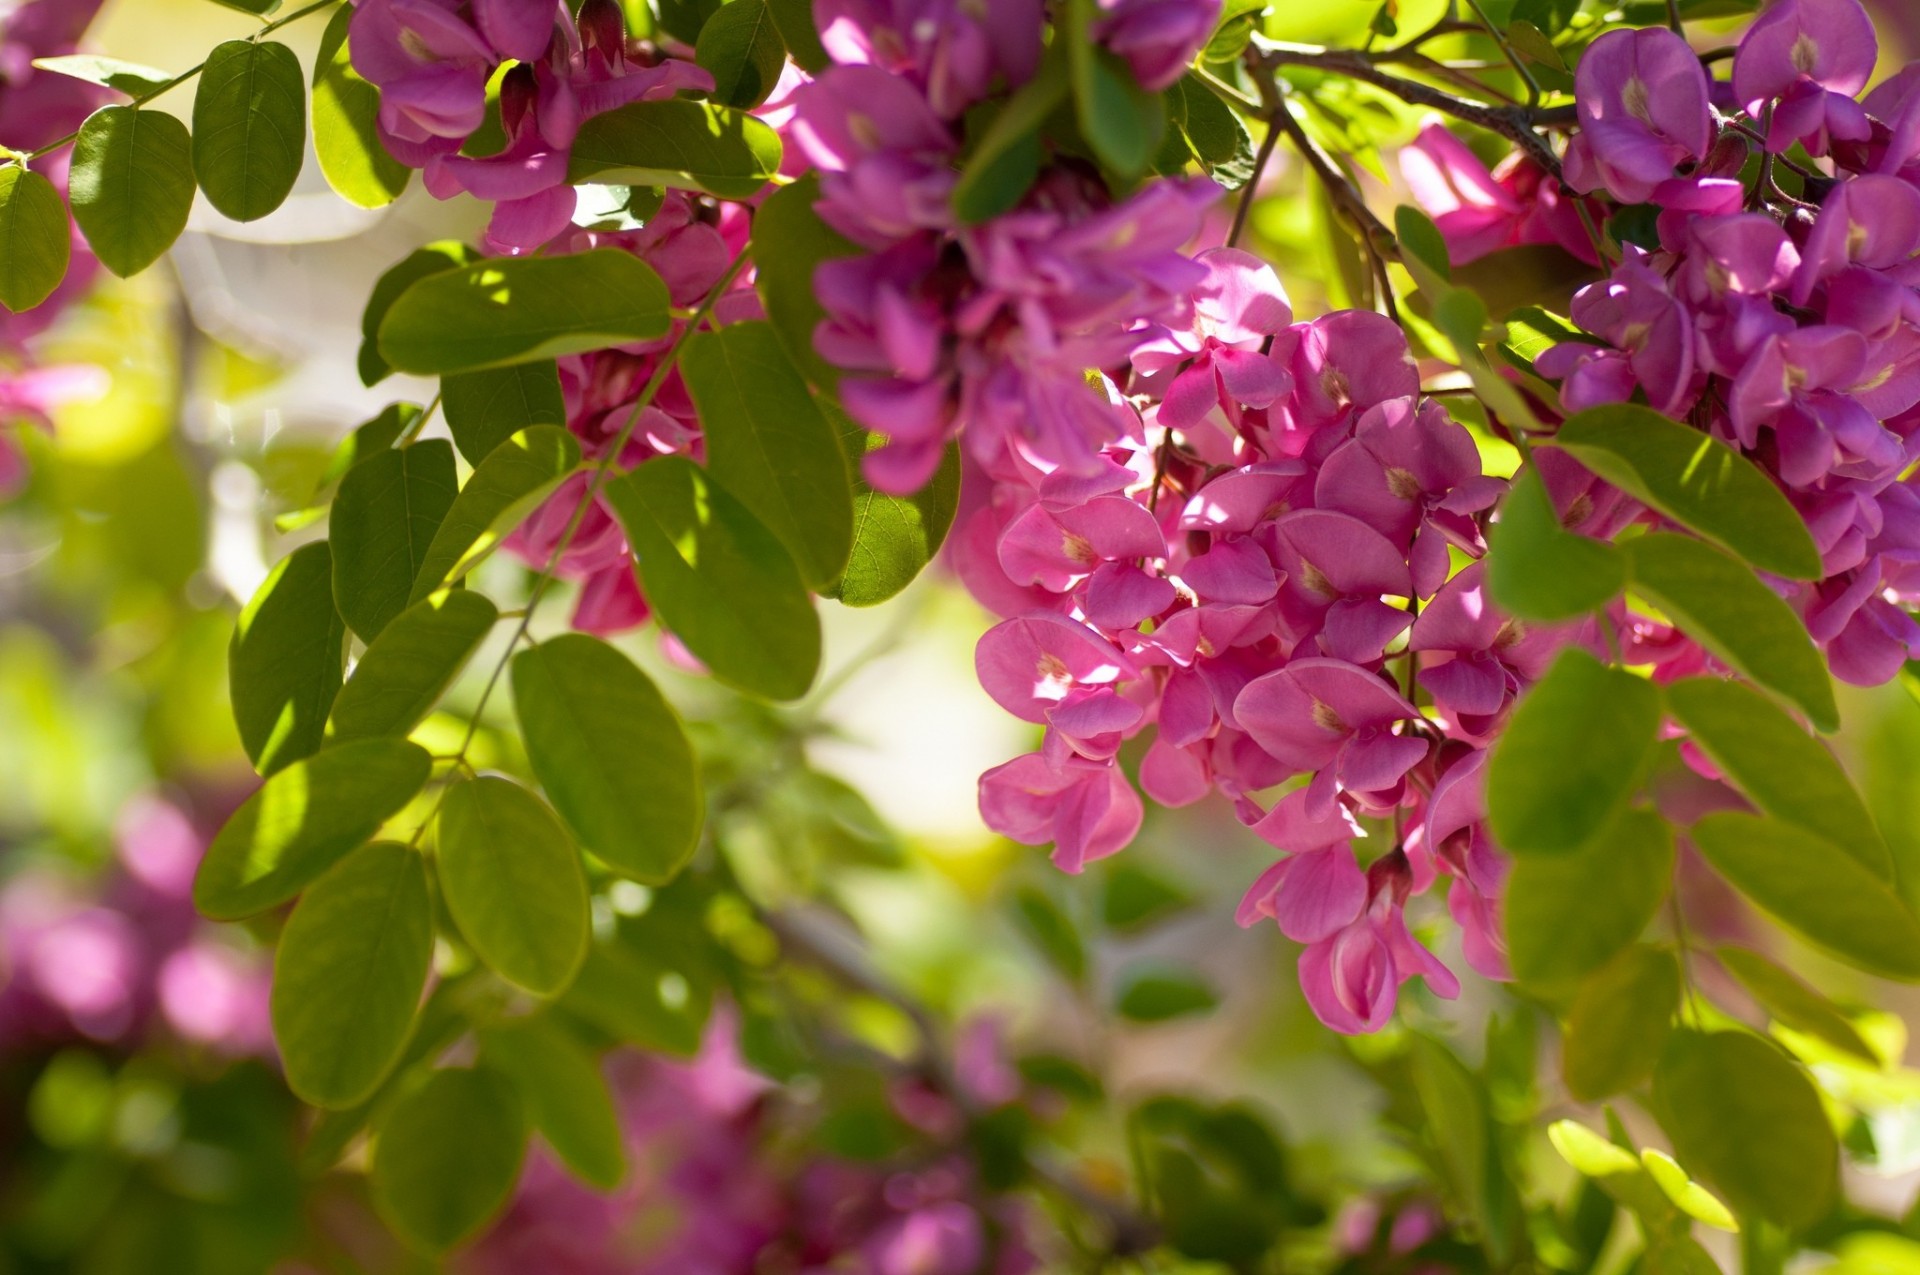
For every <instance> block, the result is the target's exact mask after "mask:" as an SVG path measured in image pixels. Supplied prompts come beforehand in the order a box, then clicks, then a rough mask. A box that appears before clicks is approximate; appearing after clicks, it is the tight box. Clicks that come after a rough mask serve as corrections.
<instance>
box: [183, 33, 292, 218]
mask: <svg viewBox="0 0 1920 1275" xmlns="http://www.w3.org/2000/svg"><path fill="white" fill-rule="evenodd" d="M306 148H307V86H306V81H305V77H304V76H302V75H301V74H300V59H299V58H297V57H295V56H294V53H293V50H292V49H290V48H288V47H287V46H286V45H284V44H280V43H278V42H277V41H273V40H228V41H227V42H226V43H224V44H221V45H219V46H217V47H216V48H215V49H214V51H213V52H212V53H210V54H208V55H207V64H206V67H205V68H204V69H203V70H202V71H201V72H200V84H199V87H198V88H197V89H195V91H194V95H193V171H194V173H195V174H196V175H197V176H198V178H199V180H200V189H201V190H203V191H205V192H206V193H207V202H208V203H210V204H212V205H213V206H214V207H215V208H217V209H219V210H220V211H221V212H223V213H225V214H226V215H227V216H229V217H231V218H233V219H234V220H235V221H256V220H258V219H259V218H261V217H264V216H266V215H267V214H268V213H270V212H272V211H273V210H274V209H276V208H278V207H279V206H280V205H281V204H282V203H284V202H285V201H286V198H287V196H288V195H289V194H291V193H292V192H293V183H294V180H295V179H296V178H297V177H299V176H300V164H301V161H302V160H303V159H304V158H305V154H306Z"/></svg>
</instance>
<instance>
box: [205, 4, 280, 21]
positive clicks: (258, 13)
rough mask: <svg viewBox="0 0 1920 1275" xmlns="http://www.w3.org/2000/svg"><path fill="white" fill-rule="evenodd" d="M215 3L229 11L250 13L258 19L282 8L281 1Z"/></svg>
mask: <svg viewBox="0 0 1920 1275" xmlns="http://www.w3.org/2000/svg"><path fill="white" fill-rule="evenodd" d="M213 2H214V3H215V4H218V5H224V6H225V7H227V8H229V9H238V10H239V11H240V12H242V13H250V14H252V15H253V16H254V17H256V18H264V17H266V16H267V15H268V14H270V13H273V12H276V11H277V10H278V9H279V8H280V3H281V0H213Z"/></svg>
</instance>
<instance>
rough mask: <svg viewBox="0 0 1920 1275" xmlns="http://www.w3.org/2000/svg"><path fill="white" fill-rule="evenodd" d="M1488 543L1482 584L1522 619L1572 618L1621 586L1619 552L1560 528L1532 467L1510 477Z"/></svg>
mask: <svg viewBox="0 0 1920 1275" xmlns="http://www.w3.org/2000/svg"><path fill="white" fill-rule="evenodd" d="M1487 541H1488V544H1487V586H1488V588H1489V589H1490V590H1491V592H1492V593H1493V599H1494V601H1496V602H1498V603H1499V604H1500V606H1501V609H1503V610H1505V611H1507V612H1508V613H1509V614H1511V615H1515V616H1518V617H1519V618H1520V619H1522V620H1539V621H1547V622H1550V621H1555V620H1568V619H1572V618H1573V617H1574V616H1576V615H1580V614H1582V613H1584V612H1587V611H1592V610H1594V609H1595V608H1597V607H1600V606H1602V605H1604V604H1605V603H1607V602H1609V601H1611V600H1612V599H1613V597H1614V596H1615V595H1617V594H1618V593H1619V592H1620V590H1621V589H1623V588H1625V587H1626V583H1627V564H1626V559H1625V558H1624V557H1622V556H1621V553H1620V551H1619V550H1618V549H1617V548H1615V547H1614V546H1613V545H1610V544H1607V543H1606V542H1604V541H1600V540H1593V539H1590V538H1588V537H1586V536H1576V535H1574V534H1573V533H1571V532H1569V531H1567V530H1565V529H1564V528H1563V527H1562V526H1561V525H1560V519H1559V517H1558V515H1557V514H1556V513H1555V512H1554V508H1553V501H1552V499H1551V498H1550V497H1549V496H1548V495H1547V489H1546V487H1545V486H1544V485H1543V484H1542V483H1541V481H1540V475H1539V473H1538V472H1537V471H1535V470H1534V469H1533V468H1532V467H1531V466H1529V467H1528V468H1526V469H1524V470H1522V471H1521V472H1520V474H1519V475H1518V476H1517V477H1516V478H1515V479H1514V482H1513V487H1512V489H1511V490H1509V491H1508V492H1507V497H1506V499H1505V500H1504V501H1502V502H1501V504H1500V520H1499V521H1498V522H1496V523H1494V524H1493V528H1492V530H1491V531H1490V532H1489V533H1488V537H1487Z"/></svg>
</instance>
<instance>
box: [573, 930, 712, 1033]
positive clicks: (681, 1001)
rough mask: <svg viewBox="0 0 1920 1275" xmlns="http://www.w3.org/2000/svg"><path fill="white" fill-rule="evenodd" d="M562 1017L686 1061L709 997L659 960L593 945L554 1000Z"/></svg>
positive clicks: (709, 1005)
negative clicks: (562, 1011) (564, 1013)
mask: <svg viewBox="0 0 1920 1275" xmlns="http://www.w3.org/2000/svg"><path fill="white" fill-rule="evenodd" d="M560 1004H561V1005H562V1006H563V1007H565V1009H566V1010H567V1012H568V1013H570V1014H573V1015H574V1016H576V1017H578V1018H581V1019H583V1020H585V1021H586V1022H589V1023H591V1024H593V1025H594V1026H595V1027H597V1028H599V1029H600V1030H601V1031H603V1032H606V1033H607V1034H608V1035H609V1036H612V1037H614V1038H616V1039H618V1040H623V1041H626V1042H627V1043H628V1044H632V1045H638V1046H640V1047H641V1048H642V1049H652V1050H658V1051H660V1052H661V1053H666V1054H673V1055H675V1056H676V1057H680V1058H691V1057H693V1056H694V1054H696V1053H698V1052H699V1049H700V1031H701V1028H702V1027H704V1026H705V1024H706V1021H707V1014H708V1012H709V1011H710V1010H711V1009H712V1007H713V1001H712V993H711V991H710V990H709V989H707V988H705V987H703V986H702V985H701V984H699V983H696V982H692V981H691V980H689V979H688V978H687V977H686V976H685V975H684V974H682V973H681V972H680V971H679V970H677V969H674V968H673V967H672V966H670V965H668V964H667V963H666V961H665V959H664V958H663V957H661V956H658V955H654V954H651V953H643V952H639V951H636V950H635V949H633V948H632V947H629V946H627V945H625V944H618V943H616V944H604V943H596V944H594V945H593V947H592V948H590V949H588V951H587V960H586V964H584V965H582V966H581V967H580V973H579V974H578V975H577V976H576V977H575V978H574V980H573V986H571V987H569V988H568V989H567V991H566V995H564V996H562V997H561V998H560Z"/></svg>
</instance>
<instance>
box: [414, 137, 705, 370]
mask: <svg viewBox="0 0 1920 1275" xmlns="http://www.w3.org/2000/svg"><path fill="white" fill-rule="evenodd" d="M647 105H651V106H673V105H689V106H690V105H693V104H692V103H673V102H652V103H647ZM600 118H601V119H605V118H607V117H606V116H604V115H603V116H601V117H600ZM667 308H668V300H667V285H666V284H664V283H662V282H660V276H659V275H657V274H655V273H654V272H653V271H652V269H650V268H649V267H648V266H647V265H646V263H645V262H643V261H641V260H640V259H639V258H638V257H636V256H634V255H633V254H632V253H630V252H625V251H622V250H620V249H617V248H596V249H594V250H592V251H591V252H581V253H574V254H572V255H570V256H564V257H494V258H489V259H487V260H485V261H478V262H475V263H474V264H473V265H470V266H464V267H461V268H459V269H455V270H448V271H444V272H442V273H440V274H434V275H428V276H427V277H426V278H424V279H421V280H418V281H417V282H415V283H414V284H413V285H412V286H411V287H409V288H408V289H407V290H406V291H405V292H403V293H401V294H400V297H399V299H397V300H396V301H395V302H394V303H393V306H392V308H391V309H389V310H388V311H387V313H386V317H385V318H383V319H382V320H381V321H380V355H381V357H382V358H384V359H386V361H387V362H388V363H391V364H392V365H393V366H394V367H396V368H399V369H400V370H401V371H402V372H417V373H420V374H421V375H423V376H444V375H446V374H447V373H449V372H473V371H478V370H480V369H482V368H490V367H504V366H506V365H508V364H510V363H526V362H529V361H531V360H534V359H549V358H556V357H558V356H560V355H562V354H579V353H583V352H585V351H587V350H597V349H600V348H602V347H604V346H609V345H624V344H626V343H628V342H632V341H651V340H652V339H654V338H655V337H658V336H664V335H665V334H666V331H667Z"/></svg>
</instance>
